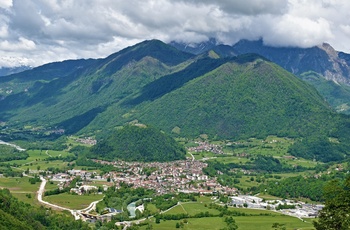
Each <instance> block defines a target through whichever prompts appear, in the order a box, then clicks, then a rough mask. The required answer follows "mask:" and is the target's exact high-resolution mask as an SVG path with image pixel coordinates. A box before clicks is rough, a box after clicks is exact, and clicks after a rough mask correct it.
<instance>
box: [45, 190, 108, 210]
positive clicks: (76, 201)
mask: <svg viewBox="0 0 350 230" xmlns="http://www.w3.org/2000/svg"><path fill="white" fill-rule="evenodd" d="M102 198H103V195H99V194H90V195H82V196H79V195H72V194H68V193H62V194H59V195H52V196H46V197H44V199H43V200H45V201H47V202H49V203H52V204H56V205H59V206H62V207H65V208H70V209H76V210H79V209H84V208H86V207H88V206H89V204H90V203H91V202H93V201H96V200H100V199H102Z"/></svg>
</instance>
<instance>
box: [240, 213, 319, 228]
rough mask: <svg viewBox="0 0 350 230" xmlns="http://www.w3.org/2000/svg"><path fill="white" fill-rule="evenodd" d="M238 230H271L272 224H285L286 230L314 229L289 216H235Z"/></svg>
mask: <svg viewBox="0 0 350 230" xmlns="http://www.w3.org/2000/svg"><path fill="white" fill-rule="evenodd" d="M234 220H235V221H236V224H237V225H238V229H239V230H252V229H254V230H266V229H272V228H271V227H272V224H273V223H280V224H285V227H286V229H287V230H294V229H303V230H312V229H315V228H314V227H313V225H312V223H311V221H310V222H303V221H301V220H299V219H298V218H295V217H290V216H237V217H234Z"/></svg>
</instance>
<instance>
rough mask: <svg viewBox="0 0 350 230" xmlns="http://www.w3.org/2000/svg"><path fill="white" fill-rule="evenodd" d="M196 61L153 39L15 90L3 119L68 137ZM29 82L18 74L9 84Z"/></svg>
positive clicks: (1, 103)
mask: <svg viewBox="0 0 350 230" xmlns="http://www.w3.org/2000/svg"><path fill="white" fill-rule="evenodd" d="M191 57H193V55H191V54H187V53H184V52H181V51H178V50H176V49H175V48H173V47H171V46H167V45H166V44H164V43H162V42H160V41H156V40H152V41H145V42H143V43H140V44H138V45H135V46H133V47H129V48H127V49H124V50H122V51H120V52H118V53H115V54H113V55H110V56H109V57H107V58H105V59H100V60H95V61H94V62H92V63H90V65H88V66H86V67H85V68H79V69H78V70H77V71H75V72H73V73H70V74H67V75H64V76H61V77H59V78H54V79H51V80H48V79H47V78H45V76H43V77H44V78H45V79H46V80H45V81H43V80H38V79H37V78H39V76H36V77H35V79H34V80H32V81H31V82H30V83H28V84H29V85H32V86H31V87H28V89H27V90H26V91H21V92H18V93H16V92H13V93H12V94H10V95H8V96H6V97H4V98H3V100H1V101H0V107H1V108H2V110H1V111H0V120H1V121H5V122H7V124H9V125H16V126H17V127H21V126H22V127H23V126H24V125H31V126H34V127H35V126H43V127H57V128H63V129H65V131H66V133H67V134H70V133H75V132H77V131H79V130H80V129H82V128H84V127H85V126H87V125H88V124H89V123H90V122H91V121H92V120H94V119H95V118H96V116H98V114H100V113H102V112H103V111H105V110H106V109H107V108H109V107H110V106H113V105H114V104H118V103H119V101H120V100H122V99H124V98H125V97H127V96H130V95H132V94H134V93H136V92H138V90H139V89H140V87H142V86H143V85H146V84H148V83H150V82H152V81H154V80H155V79H157V78H159V77H161V76H163V75H166V74H171V73H172V72H175V71H179V70H181V69H182V68H184V67H185V66H186V65H187V64H186V62H185V63H182V62H183V61H186V60H187V59H189V58H191ZM179 63H181V64H180V65H179V66H178V65H177V64H179ZM53 68H58V67H57V66H56V65H54V67H53ZM32 75H35V74H34V73H32ZM33 78H34V77H33ZM27 81H28V80H27V79H25V78H24V77H23V75H21V76H13V79H12V81H10V83H11V84H13V85H16V86H17V87H18V86H19V85H21V84H24V83H23V82H27ZM10 83H9V84H10Z"/></svg>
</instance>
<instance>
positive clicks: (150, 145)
mask: <svg viewBox="0 0 350 230" xmlns="http://www.w3.org/2000/svg"><path fill="white" fill-rule="evenodd" d="M185 154H186V150H185V149H184V148H183V147H182V146H180V145H179V144H178V143H177V142H176V141H175V140H174V139H172V138H171V137H169V136H167V135H165V134H164V133H162V132H160V131H159V130H157V129H155V128H150V127H138V126H132V125H128V126H125V127H123V128H122V129H120V130H117V131H115V132H113V133H112V134H111V135H110V136H109V137H108V138H107V139H105V140H102V141H99V142H98V143H97V145H95V146H93V147H91V151H90V153H89V154H88V157H89V158H99V159H104V160H110V161H112V160H116V159H122V160H126V161H145V162H149V161H160V162H164V161H172V160H179V159H185Z"/></svg>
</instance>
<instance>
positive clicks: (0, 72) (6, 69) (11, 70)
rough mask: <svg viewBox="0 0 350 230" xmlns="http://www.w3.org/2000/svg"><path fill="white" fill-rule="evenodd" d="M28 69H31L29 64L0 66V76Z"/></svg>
mask: <svg viewBox="0 0 350 230" xmlns="http://www.w3.org/2000/svg"><path fill="white" fill-rule="evenodd" d="M28 69H31V67H29V66H17V67H0V77H2V76H7V75H11V74H15V73H19V72H23V71H25V70H28Z"/></svg>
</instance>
